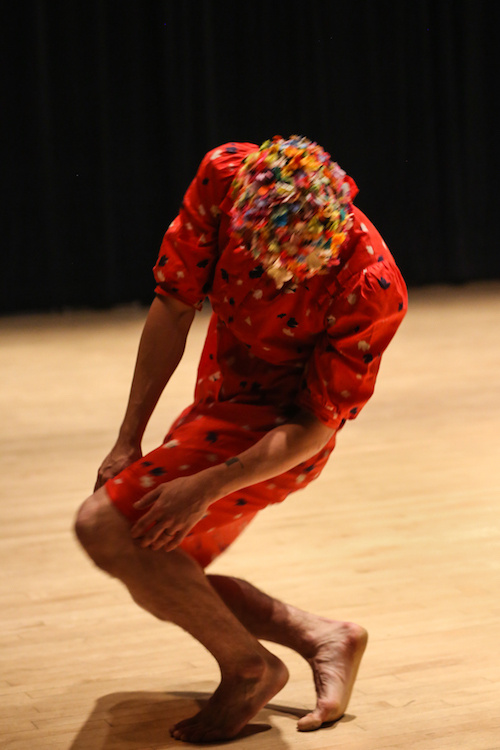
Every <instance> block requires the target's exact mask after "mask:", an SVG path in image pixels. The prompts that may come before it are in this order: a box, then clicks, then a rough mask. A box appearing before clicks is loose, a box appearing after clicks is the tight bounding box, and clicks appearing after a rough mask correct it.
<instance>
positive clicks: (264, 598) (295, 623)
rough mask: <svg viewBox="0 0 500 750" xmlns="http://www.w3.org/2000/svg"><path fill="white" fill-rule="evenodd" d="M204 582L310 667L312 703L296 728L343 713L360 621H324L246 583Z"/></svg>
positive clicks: (362, 640) (359, 644) (362, 641)
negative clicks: (316, 699) (209, 584)
mask: <svg viewBox="0 0 500 750" xmlns="http://www.w3.org/2000/svg"><path fill="white" fill-rule="evenodd" d="M207 577H208V580H209V581H210V583H211V584H212V586H213V587H214V589H215V590H216V591H217V592H218V594H219V595H220V597H221V598H222V599H223V600H224V601H225V603H226V604H227V606H228V607H229V608H230V609H231V610H232V611H233V612H234V614H235V615H236V617H237V618H238V619H239V621H240V622H241V623H242V624H243V625H244V626H245V628H246V629H247V630H249V631H250V633H252V634H253V635H254V636H255V637H256V638H258V639H263V640H267V641H273V642H274V643H280V644H281V645H283V646H288V647H289V648H292V649H293V650H294V651H297V652H298V653H299V654H300V655H301V656H303V657H304V658H305V659H306V660H307V661H308V662H309V664H310V665H311V668H312V671H313V675H314V683H315V686H316V693H317V696H318V701H317V706H316V708H315V710H314V711H312V712H311V713H309V714H307V716H304V717H303V718H302V719H300V721H299V722H298V729H299V730H301V731H309V730H312V729H318V728H319V727H320V726H321V724H322V723H323V722H326V721H335V720H336V719H340V717H341V716H342V715H343V714H344V712H345V710H346V708H347V704H348V702H349V698H350V696H351V692H352V688H353V685H354V681H355V679H356V674H357V671H358V667H359V664H360V662H361V658H362V656H363V653H364V650H365V648H366V643H367V640H368V634H367V632H366V630H364V629H363V628H362V627H360V626H359V625H355V624H354V623H350V622H339V621H336V620H328V619H326V618H324V617H318V616H316V615H312V614H310V613H309V612H304V611H302V610H300V609H297V608H296V607H292V606H291V605H289V604H284V603H283V602H280V601H278V600H277V599H273V598H272V597H270V596H268V595H267V594H264V593H263V592H262V591H259V590H258V589H257V588H255V586H252V585H251V584H250V583H247V582H246V581H242V580H240V579H238V578H228V577H226V576H217V575H209V576H207Z"/></svg>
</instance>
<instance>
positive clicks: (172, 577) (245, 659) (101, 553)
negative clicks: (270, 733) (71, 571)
mask: <svg viewBox="0 0 500 750" xmlns="http://www.w3.org/2000/svg"><path fill="white" fill-rule="evenodd" d="M76 533H77V536H78V538H79V540H80V542H81V543H82V545H83V547H84V548H85V549H86V551H87V552H88V554H89V555H90V557H91V558H92V559H93V560H94V562H95V563H96V564H97V565H98V566H99V567H100V568H102V569H103V570H105V571H106V572H108V573H109V574H110V575H112V576H115V577H116V578H119V579H120V580H121V581H122V582H123V583H124V584H125V585H126V586H127V588H128V589H129V591H130V593H131V595H132V597H133V599H134V600H135V601H136V602H137V603H138V604H139V605H140V606H141V607H143V608H144V609H146V610H148V611H149V612H151V613H152V614H153V615H155V616H156V617H158V618H159V619H161V620H168V621H170V622H173V623H175V624H176V625H179V626H180V627H182V628H183V629H184V630H186V631H187V632H188V633H190V634H191V635H192V636H193V637H194V638H196V639H197V640H198V641H200V643H202V644H203V645H204V646H205V647H206V648H207V649H208V650H209V651H210V653H211V654H213V656H214V657H215V659H216V660H217V662H218V663H219V667H220V670H221V677H222V679H221V683H220V685H219V687H218V688H217V690H216V691H215V693H214V695H213V696H212V698H211V699H210V701H209V703H208V705H207V706H206V707H205V708H204V709H202V710H201V711H200V712H199V713H198V714H197V715H196V716H194V717H192V719H190V720H188V721H185V722H181V723H180V724H179V725H176V727H173V728H172V730H171V731H172V734H173V736H174V737H175V738H176V739H181V740H186V741H191V742H210V741H216V740H222V739H229V738H231V737H234V736H235V735H236V734H238V732H239V731H240V730H241V729H242V728H243V727H244V726H245V724H246V723H247V722H248V721H249V720H250V719H251V718H252V717H253V716H255V714H256V713H257V712H258V711H259V710H260V709H261V708H262V707H263V706H264V705H265V704H266V703H267V702H268V701H269V700H270V699H271V698H272V697H273V696H274V695H275V694H276V693H277V692H279V691H280V690H281V688H282V687H283V686H284V685H285V683H286V681H287V679H288V671H287V669H286V667H285V665H284V664H283V663H282V662H281V661H280V660H279V659H278V658H277V657H275V656H274V655H273V654H271V653H270V652H269V651H267V649H265V648H264V647H263V646H262V645H261V644H260V643H259V642H258V640H257V639H256V638H255V637H254V636H253V635H251V634H250V633H249V632H248V631H247V630H246V628H245V627H244V626H243V625H242V624H241V623H240V621H239V620H238V619H237V618H236V617H235V616H234V614H233V613H232V612H231V611H230V610H229V609H228V608H227V607H226V605H225V604H224V603H223V601H222V600H221V599H220V598H219V596H218V595H217V593H216V592H215V591H214V589H213V588H212V586H210V585H209V583H208V581H207V578H206V576H205V574H204V573H203V571H202V569H201V568H200V567H199V565H198V564H197V563H195V562H194V561H193V560H192V559H191V558H190V557H188V556H187V555H186V554H184V553H183V552H182V551H180V550H179V551H177V550H176V551H174V552H170V553H164V552H154V551H152V550H150V549H143V548H141V547H139V546H138V545H136V544H135V543H134V542H133V540H132V538H131V536H130V526H129V524H128V522H127V521H126V519H125V518H124V517H123V516H121V514H120V513H119V512H118V511H117V510H116V508H115V507H114V506H113V505H112V503H111V502H110V500H109V497H108V495H107V493H106V491H105V489H104V488H101V489H100V490H98V491H97V492H96V493H95V494H94V495H92V496H91V497H90V498H89V499H88V500H87V501H86V502H85V503H84V505H83V506H82V508H81V510H80V512H79V515H78V519H77V523H76Z"/></svg>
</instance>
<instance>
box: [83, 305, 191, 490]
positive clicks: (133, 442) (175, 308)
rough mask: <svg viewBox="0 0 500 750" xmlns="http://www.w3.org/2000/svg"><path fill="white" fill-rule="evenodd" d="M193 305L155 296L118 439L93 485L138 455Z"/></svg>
mask: <svg viewBox="0 0 500 750" xmlns="http://www.w3.org/2000/svg"><path fill="white" fill-rule="evenodd" d="M194 314H195V310H194V308H193V307H190V306H189V305H186V304H184V303H183V302H180V301H179V300H176V299H174V298H173V297H159V296H158V297H155V299H154V300H153V304H152V305H151V308H150V310H149V313H148V317H147V319H146V323H145V325H144V329H143V332H142V336H141V340H140V344H139V351H138V353H137V361H136V365H135V371H134V377H133V380H132V386H131V389H130V396H129V400H128V404H127V409H126V412H125V417H124V419H123V422H122V425H121V427H120V431H119V435H118V439H117V441H116V443H115V445H114V447H113V449H112V450H111V452H110V454H109V455H108V456H107V457H106V458H105V459H104V461H103V463H102V465H101V467H100V469H99V473H98V476H97V483H96V489H97V488H99V487H101V486H102V485H103V484H104V483H105V482H106V481H107V480H108V479H111V478H112V477H114V476H116V474H118V473H119V472H120V471H122V469H124V468H125V467H126V466H128V465H129V464H131V463H132V462H133V461H136V460H137V459H139V458H140V457H141V455H142V453H141V441H142V436H143V435H144V431H145V429H146V426H147V424H148V421H149V419H150V417H151V414H152V413H153V411H154V408H155V406H156V404H157V403H158V399H159V398H160V396H161V394H162V392H163V389H164V388H165V386H166V384H167V383H168V381H169V380H170V378H171V376H172V374H173V373H174V371H175V369H176V367H177V365H178V364H179V361H180V359H181V357H182V354H183V352H184V347H185V344H186V338H187V334H188V332H189V328H190V326H191V323H192V321H193V317H194Z"/></svg>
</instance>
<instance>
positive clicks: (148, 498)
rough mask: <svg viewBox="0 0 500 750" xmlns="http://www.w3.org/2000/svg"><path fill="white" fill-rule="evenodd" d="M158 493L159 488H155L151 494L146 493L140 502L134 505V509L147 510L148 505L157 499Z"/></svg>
mask: <svg viewBox="0 0 500 750" xmlns="http://www.w3.org/2000/svg"><path fill="white" fill-rule="evenodd" d="M160 491H161V490H160V487H156V488H155V489H154V490H151V492H147V493H146V494H145V495H144V496H143V497H141V499H140V500H138V501H137V502H136V503H134V508H137V510H141V509H142V508H147V507H148V505H153V503H154V501H155V500H156V499H157V498H158V496H159V494H160Z"/></svg>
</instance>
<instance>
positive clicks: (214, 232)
mask: <svg viewBox="0 0 500 750" xmlns="http://www.w3.org/2000/svg"><path fill="white" fill-rule="evenodd" d="M257 148H258V146H256V145H255V144H251V143H229V144H226V145H224V146H221V147H220V148H218V149H215V150H213V151H210V152H209V153H208V154H207V155H206V156H205V158H204V159H203V161H202V163H201V165H200V168H199V170H198V172H197V175H196V177H195V179H194V180H193V182H192V183H191V185H190V187H189V189H188V191H187V193H186V195H185V197H184V201H183V203H182V206H181V209H180V212H179V215H178V216H177V217H176V218H175V219H174V221H173V222H172V224H171V225H170V227H169V229H168V230H167V233H166V234H165V237H164V240H163V243H162V246H161V249H160V254H159V257H158V261H157V263H156V266H155V269H154V274H155V278H156V281H157V284H158V285H157V287H156V289H155V291H156V293H157V294H159V295H172V296H174V297H176V298H178V299H179V300H181V301H183V302H185V303H187V304H189V305H192V306H194V307H195V308H197V309H200V308H201V306H202V304H203V300H204V299H205V297H207V296H208V297H209V299H210V302H211V304H212V310H213V314H212V319H211V322H210V326H209V330H208V334H207V339H206V342H205V346H204V349H203V353H202V356H201V360H200V364H199V369H198V376H197V382H196V388H195V395H194V402H193V404H191V406H189V407H188V408H187V409H185V411H184V412H183V413H182V414H181V415H180V416H179V417H178V418H177V420H176V421H175V422H174V424H173V425H172V427H171V428H170V430H169V433H168V435H167V436H166V438H165V442H164V444H163V445H162V446H161V447H160V448H157V449H156V450H154V451H152V453H150V454H148V455H147V456H144V458H142V459H141V460H140V461H137V462H136V463H135V464H133V465H132V466H130V467H128V468H127V469H125V470H124V471H123V472H121V473H120V474H119V475H118V476H117V477H115V478H114V479H112V480H110V481H109V482H108V483H107V485H106V488H107V490H108V493H109V495H110V497H111V499H112V500H113V502H114V503H115V504H116V506H117V507H118V508H119V509H120V510H121V511H122V512H123V513H124V514H125V515H126V516H127V517H128V518H129V519H130V520H131V521H135V520H136V519H137V518H139V517H140V516H141V515H142V514H143V513H144V512H145V511H136V510H134V508H133V507H132V504H133V503H134V502H136V501H137V500H138V499H139V498H140V497H141V496H142V495H144V494H145V493H146V492H148V491H150V490H151V489H152V488H153V487H155V486H157V485H158V484H160V483H162V482H168V481H169V480H171V479H175V478H176V477H178V476H186V475H189V474H193V473H196V472H198V471H201V470H203V469H205V468H207V467H208V466H210V465H214V464H217V463H222V462H223V461H225V460H226V459H227V458H230V457H231V456H235V455H238V454H239V453H241V452H242V451H244V450H246V449H247V448H249V447H250V446H251V445H253V444H254V443H255V442H257V441H258V440H259V439H260V438H261V437H262V436H263V435H264V434H265V433H266V432H267V431H269V430H271V429H273V428H274V427H276V425H279V424H283V423H284V422H286V421H288V420H289V419H290V418H291V417H293V415H294V414H295V413H296V412H297V411H298V409H299V408H302V409H305V410H307V411H309V412H312V413H313V414H315V415H316V416H317V417H318V419H320V420H321V421H322V422H324V423H325V424H326V425H328V426H329V427H332V428H333V429H335V432H337V431H338V430H339V429H340V428H341V427H343V425H344V424H345V422H346V420H348V419H354V418H355V417H356V416H357V415H358V413H359V412H360V410H361V408H362V407H363V406H364V404H365V403H366V402H367V401H368V399H369V398H370V396H371V395H372V393H373V389H374V386H375V379H376V376H377V372H378V369H379V366H380V358H381V355H382V353H383V351H384V350H385V348H386V347H387V345H388V344H389V342H390V340H391V339H392V337H393V336H394V334H395V332H396V330H397V328H398V326H399V324H400V322H401V320H402V318H403V316H404V314H405V312H406V307H407V294H406V287H405V284H404V281H403V279H402V276H401V274H400V272H399V270H398V268H397V266H396V264H395V262H394V259H393V257H392V255H391V254H390V252H389V250H388V248H387V245H386V244H385V242H384V241H383V239H382V237H381V236H380V234H379V233H378V232H377V230H376V229H375V227H374V226H373V224H372V223H371V222H370V221H369V220H368V219H367V218H366V216H364V214H363V213H361V211H359V209H357V208H356V207H355V208H354V226H353V228H352V229H351V230H350V232H349V238H348V240H347V241H346V243H344V245H343V246H342V248H341V251H340V256H339V257H340V264H339V265H338V266H335V267H334V268H332V269H331V270H330V271H329V272H328V274H326V275H317V276H314V277H313V278H312V279H309V280H307V281H306V282H303V283H301V284H292V283H290V282H289V283H288V284H285V286H284V287H283V288H282V289H277V288H276V285H275V283H274V281H273V280H272V279H271V278H269V277H268V276H267V274H266V273H265V272H264V270H263V268H262V266H261V265H260V264H259V263H258V261H256V260H255V259H254V258H253V257H252V255H251V254H250V253H249V252H247V251H245V250H244V249H241V248H240V243H239V242H238V241H237V240H235V239H233V237H231V236H230V234H229V226H230V217H229V212H230V209H231V205H232V201H231V197H230V194H229V193H230V191H229V188H230V186H231V183H232V180H233V178H234V175H235V173H236V172H237V170H238V168H239V166H240V164H241V161H242V159H244V157H245V156H246V155H247V154H248V153H250V152H251V151H254V150H256V149H257ZM346 179H348V180H349V182H350V186H351V194H352V195H353V196H354V195H355V194H356V193H357V188H356V185H355V184H354V182H353V181H352V180H351V179H350V178H346ZM334 445H335V433H334V435H333V437H332V438H331V440H330V442H329V443H328V445H327V446H326V447H325V448H324V449H323V450H322V451H321V452H320V453H319V454H317V455H316V456H313V457H311V458H310V459H308V460H307V461H305V462H303V463H301V464H299V465H298V466H297V467H295V468H294V469H291V470H289V471H287V472H285V473H284V474H281V475H279V476H277V477H275V478H273V479H272V480H267V481H265V482H259V483H258V484H254V485H252V486H250V487H248V488H246V489H244V490H239V491H238V492H236V493H233V494H231V495H228V496H226V497H224V498H222V499H221V500H218V501H217V502H216V503H214V504H213V505H212V506H210V508H209V511H208V513H207V515H206V516H205V518H204V519H202V520H201V521H200V522H199V523H198V524H197V525H196V526H195V527H194V528H193V529H192V531H191V533H190V534H189V535H188V536H187V537H186V539H185V540H184V541H183V542H182V544H181V547H182V548H183V549H184V550H185V551H186V552H188V553H189V554H191V555H192V556H193V557H194V558H195V559H197V560H198V561H199V562H200V564H201V565H203V566H205V565H207V564H208V563H209V562H210V561H211V560H213V559H214V558H215V557H216V556H217V555H218V554H220V552H221V551H222V550H223V549H225V548H226V547H227V546H228V545H229V544H230V543H231V542H232V541H233V540H234V539H235V538H236V537H237V536H238V534H239V533H241V531H242V530H243V528H244V527H245V526H246V525H247V524H248V523H249V521H250V520H251V518H252V517H253V516H254V515H255V513H256V512H258V511H259V510H260V509H262V508H264V507H265V506H266V505H269V504H270V503H278V502H281V501H282V500H284V499H285V498H286V496H287V495H288V494H290V493H291V492H294V491H295V490H299V489H303V488H304V487H306V486H307V484H309V482H310V481H312V480H313V479H315V478H316V477H317V476H318V475H319V474H320V472H321V470H322V469H323V467H324V465H325V463H326V461H327V459H328V456H329V455H330V453H331V451H332V450H333V448H334Z"/></svg>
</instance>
